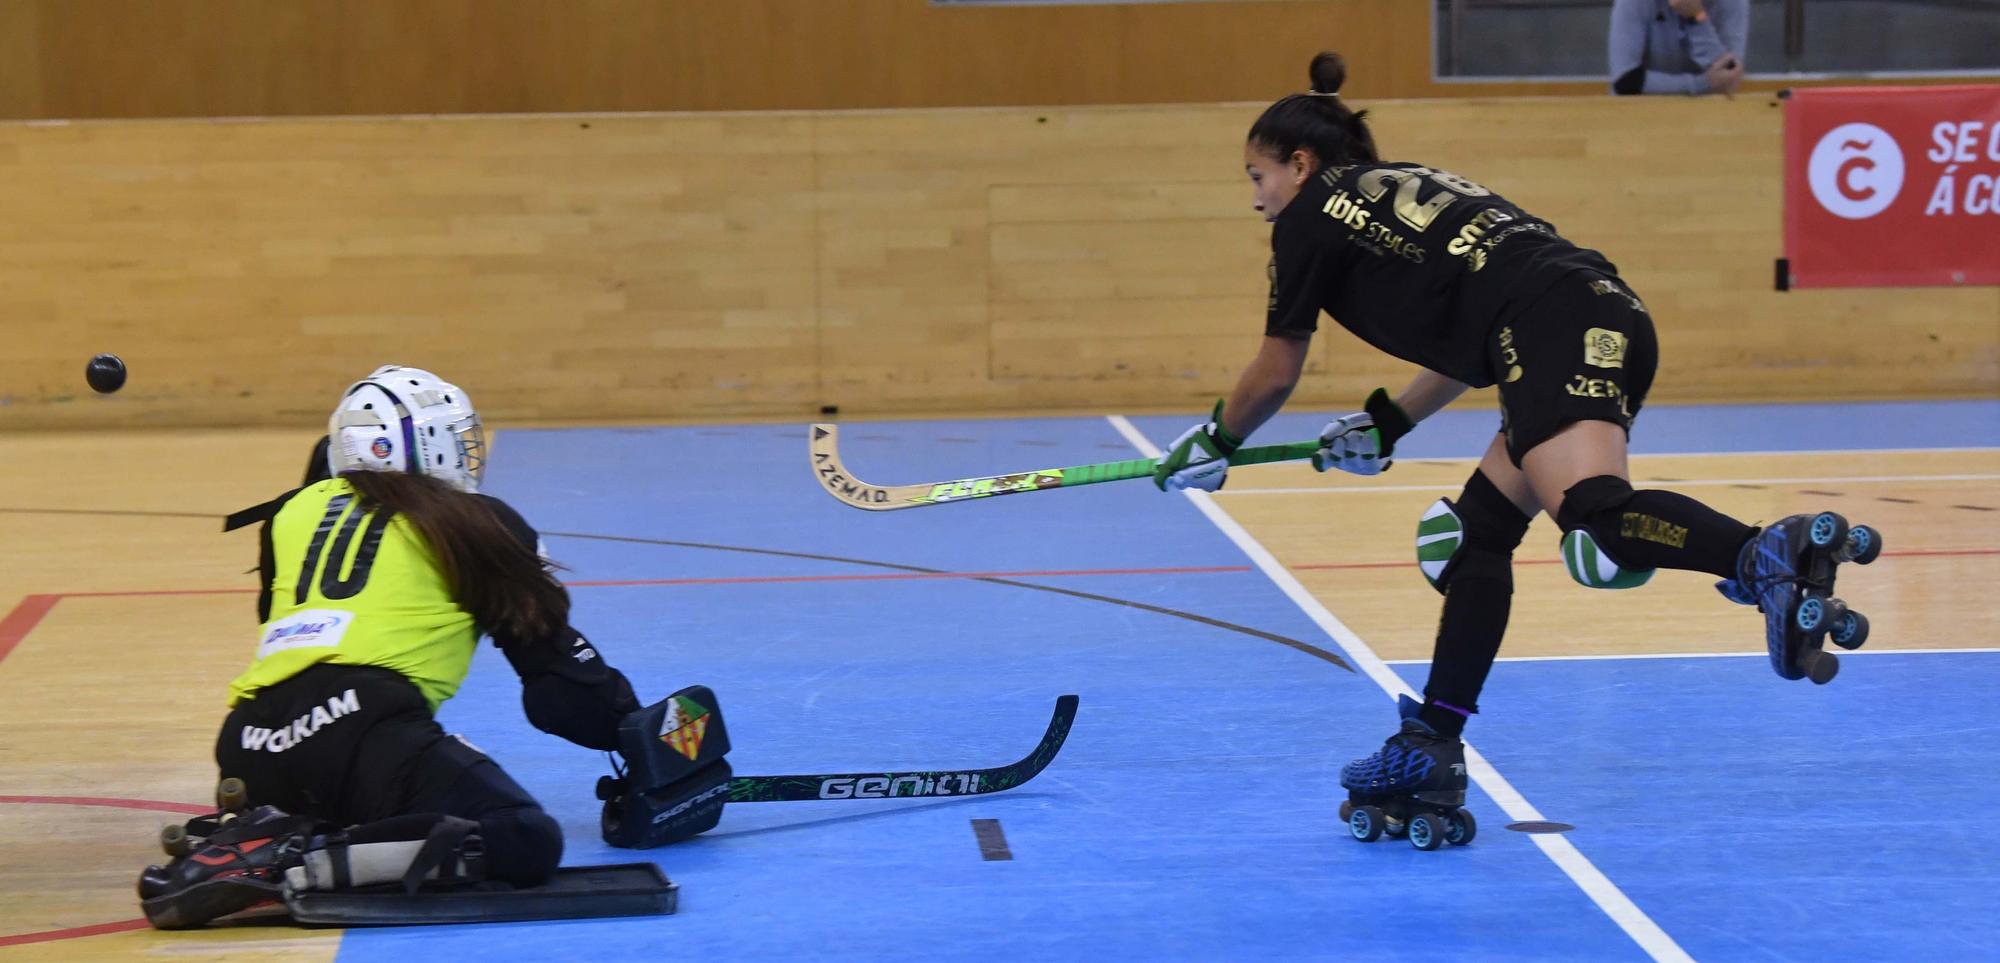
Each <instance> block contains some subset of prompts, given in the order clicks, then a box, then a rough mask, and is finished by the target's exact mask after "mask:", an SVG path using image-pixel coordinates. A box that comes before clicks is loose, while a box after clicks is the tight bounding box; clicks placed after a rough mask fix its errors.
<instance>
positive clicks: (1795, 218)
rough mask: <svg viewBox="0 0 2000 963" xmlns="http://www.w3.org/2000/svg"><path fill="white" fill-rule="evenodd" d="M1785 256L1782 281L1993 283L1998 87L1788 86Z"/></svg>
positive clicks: (1998, 247) (1998, 277) (1999, 215)
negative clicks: (1794, 88) (1789, 87)
mask: <svg viewBox="0 0 2000 963" xmlns="http://www.w3.org/2000/svg"><path fill="white" fill-rule="evenodd" d="M1785 258H1786V261H1787V263H1788V265H1789V272H1788V273H1789V278H1787V277H1786V276H1785V275H1786V274H1787V271H1784V270H1781V271H1780V272H1779V273H1780V277H1779V285H1780V286H1781V287H1784V286H1791V287H1801V288H1806V287H1812V288H1825V287H1907V286H1914V285H1933V284H1943V285H1966V284H2000V86H1994V85H1980V86H1957V87H1816V88H1810V89H1801V90H1793V91H1791V92H1790V95H1789V96H1788V97H1787V98H1786V100H1785ZM1787 282H1789V284H1788V283H1787Z"/></svg>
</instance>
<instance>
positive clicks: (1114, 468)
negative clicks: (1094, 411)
mask: <svg viewBox="0 0 2000 963" xmlns="http://www.w3.org/2000/svg"><path fill="white" fill-rule="evenodd" d="M809 436H810V438H811V440H812V467H813V474H814V475H815V476H816V477H818V478H819V483H820V487H822V488H825V489H826V492H827V494H829V495H832V496H833V497H835V498H838V499H840V500H841V501H843V502H846V503H847V504H849V505H852V506H854V507H855V508H860V509H865V510H867V511H871V512H893V511H895V510H897V509H899V508H922V507H924V506H926V505H944V504H947V503H950V502H962V501H966V500H968V499H973V498H991V497H993V496H995V495H1013V494H1016V493H1019V492H1041V491H1048V490H1049V489H1052V488H1075V487H1076V486H1078V485H1095V484H1097V483H1099V482H1112V481H1125V480H1127V479H1132V478H1151V477H1153V469H1154V467H1155V466H1156V465H1157V462H1155V461H1154V460H1153V459H1151V458H1132V459H1127V460H1125V461H1103V462H1098V463H1096V464H1094V465H1072V466H1070V467H1068V468H1044V469H1041V470H1040V471H1024V472H1015V473H1014V474H1011V475H985V476H982V477H978V478H958V479H953V480H952V481H946V482H925V483H921V484H916V485H871V484H869V483H867V482H865V481H862V480H860V479H858V478H856V477H854V475H853V473H852V472H849V471H848V470H847V466H846V465H843V464H841V463H840V444H839V439H840V429H839V428H837V427H835V426H833V425H814V426H812V431H811V432H810V433H809ZM1319 448H1320V443H1319V441H1318V440H1317V439H1315V440H1313V441H1295V442H1292V443H1290V444H1284V445H1264V446H1262V447H1258V448H1239V449H1237V451H1236V454H1234V455H1231V456H1229V463H1230V464H1231V465H1261V464H1265V463H1267V462H1274V461H1296V460H1298V459H1301V458H1311V457H1312V454H1313V452H1315V451H1318V450H1319Z"/></svg>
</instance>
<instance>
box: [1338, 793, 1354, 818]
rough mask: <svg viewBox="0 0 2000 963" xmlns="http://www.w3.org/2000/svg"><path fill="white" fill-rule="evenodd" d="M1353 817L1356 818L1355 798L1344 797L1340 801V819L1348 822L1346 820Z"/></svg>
mask: <svg viewBox="0 0 2000 963" xmlns="http://www.w3.org/2000/svg"><path fill="white" fill-rule="evenodd" d="M1352 818H1354V800H1352V799H1343V800H1341V801H1340V821H1341V822H1343V823H1344V822H1346V821H1348V820H1349V819H1352Z"/></svg>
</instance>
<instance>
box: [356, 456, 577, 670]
mask: <svg viewBox="0 0 2000 963" xmlns="http://www.w3.org/2000/svg"><path fill="white" fill-rule="evenodd" d="M340 477H341V478H343V479H345V480H346V481H347V483H348V484H350V485H353V486H354V490H355V492H356V493H357V494H359V495H360V496H361V500H362V502H363V503H364V504H367V503H373V504H376V505H380V506H382V507H383V508H385V509H387V510H388V511H390V512H393V513H395V514H397V515H401V516H403V517H404V518H407V519H409V520H410V524H411V525H414V526H416V529H417V532H418V534H420V535H422V536H423V538H424V541H425V543H427V544H428V545H430V548H431V553H432V555H434V556H435V557H436V558H437V564H438V571H439V573H440V574H442V575H443V576H444V581H445V584H446V585H449V586H451V587H452V592H453V594H454V595H456V597H457V598H458V604H459V606H460V607H461V608H463V609H465V610H466V611H467V612H470V613H472V619H473V621H474V622H477V623H478V624H479V627H480V628H481V629H482V630H484V631H486V632H489V633H495V634H501V633H504V634H506V635H507V636H508V637H511V638H516V639H527V640H539V639H553V638H556V637H557V633H559V632H561V631H562V630H563V628H564V627H565V626H567V625H568V624H569V592H568V590H566V589H564V588H563V586H562V583H561V582H558V581H556V578H555V575H554V574H552V572H551V570H552V569H553V567H554V566H552V565H551V564H550V563H548V562H547V561H545V560H543V559H542V557H541V556H539V555H537V554H536V553H535V550H534V549H533V548H531V547H529V546H526V545H523V544H521V540H520V539H518V538H516V537H515V536H514V533H513V532H511V531H509V530H508V529H507V526H506V525H505V524H504V523H503V522H501V521H500V518H499V516H498V515H495V514H494V513H493V509H492V508H490V507H488V506H487V504H486V501H485V500H484V499H482V498H480V497H478V496H476V495H471V494H468V493H466V492H462V491H459V490H458V489H456V488H453V487H451V486H450V485H447V484H445V483H444V482H442V481H439V480H437V479H435V478H432V477H430V476H428V475H409V474H404V473H402V472H378V471H349V472H342V473H341V475H340Z"/></svg>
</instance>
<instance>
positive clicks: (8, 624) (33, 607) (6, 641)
mask: <svg viewBox="0 0 2000 963" xmlns="http://www.w3.org/2000/svg"><path fill="white" fill-rule="evenodd" d="M60 601H62V596H60V595H30V596H28V597H27V598H24V599H22V600H21V602H20V604H18V605H16V606H14V611H12V612H9V613H7V617H6V618H4V619H0V659H5V658H7V653H9V652H12V651H14V646H16V645H19V644H21V640H22V639H25V638H27V637H28V633H29V632H32V631H34V630H35V626H37V625H40V624H41V623H42V616H44V615H47V614H49V610H50V609H52V608H55V607H56V603H57V602H60Z"/></svg>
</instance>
